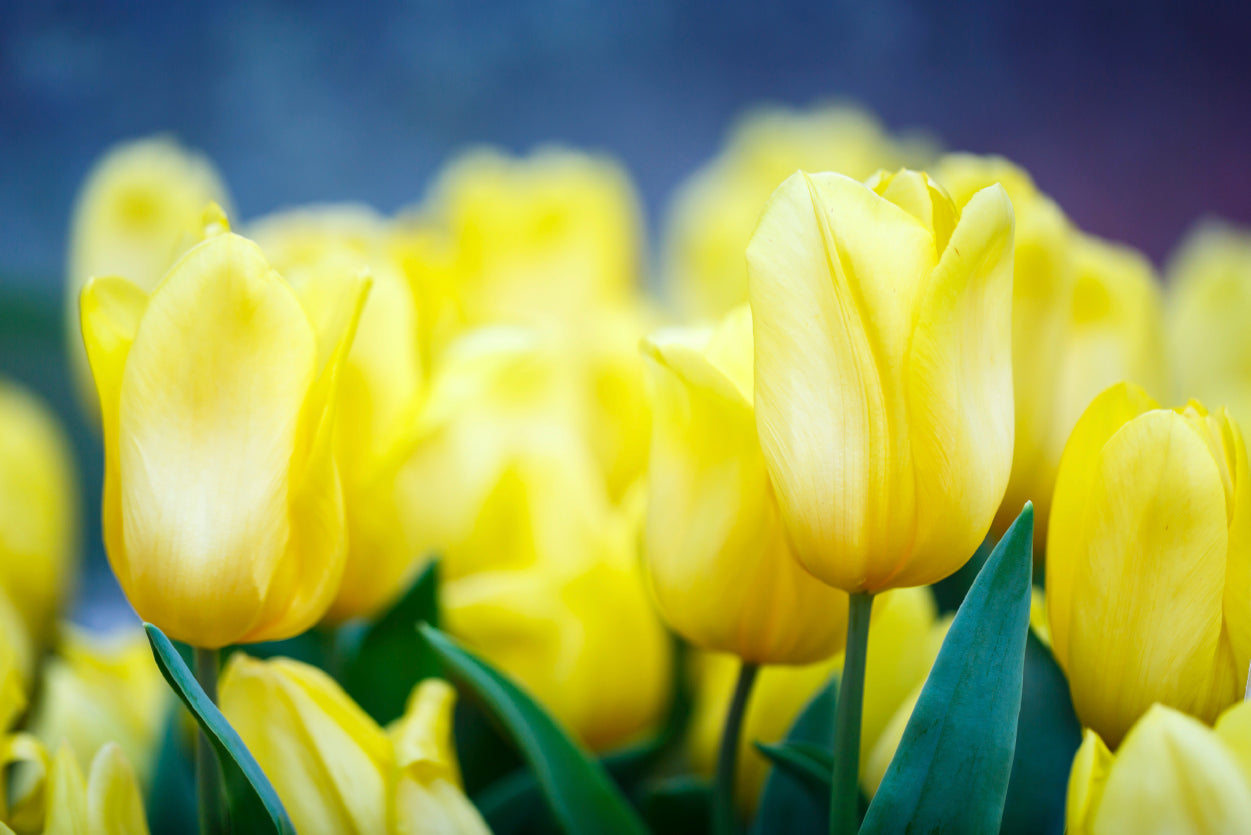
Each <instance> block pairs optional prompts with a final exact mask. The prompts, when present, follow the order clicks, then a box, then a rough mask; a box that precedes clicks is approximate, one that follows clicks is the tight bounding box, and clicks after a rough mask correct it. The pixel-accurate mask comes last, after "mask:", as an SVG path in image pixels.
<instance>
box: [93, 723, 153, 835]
mask: <svg viewBox="0 0 1251 835" xmlns="http://www.w3.org/2000/svg"><path fill="white" fill-rule="evenodd" d="M87 814H88V819H89V820H90V822H91V825H90V831H91V835H147V832H148V819H147V817H146V816H145V815H144V811H143V797H142V795H140V793H139V784H138V781H136V779H135V772H134V771H133V770H132V769H131V767H130V763H129V762H128V761H127V760H126V756H125V754H123V753H122V749H121V748H120V747H119V746H118V745H116V744H115V743H109V744H107V745H105V746H104V747H102V748H101V749H100V750H99V752H97V753H96V756H95V758H94V759H93V760H92V761H91V773H90V774H89V775H88V777H87Z"/></svg>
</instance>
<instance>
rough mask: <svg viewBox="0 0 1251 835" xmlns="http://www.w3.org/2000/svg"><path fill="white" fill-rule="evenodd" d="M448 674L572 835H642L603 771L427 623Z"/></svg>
mask: <svg viewBox="0 0 1251 835" xmlns="http://www.w3.org/2000/svg"><path fill="white" fill-rule="evenodd" d="M417 628H418V631H419V632H420V634H421V636H422V638H424V639H425V641H426V643H427V644H428V645H429V646H430V648H431V649H432V650H433V651H434V652H435V653H436V654H437V655H438V657H439V660H440V661H441V662H442V664H443V669H444V672H445V673H446V674H447V675H448V677H450V678H451V679H452V680H453V681H456V682H457V683H458V684H459V685H460V686H461V687H462V689H463V690H465V691H468V693H469V694H471V695H473V696H474V697H476V698H477V699H479V700H480V701H481V702H482V703H483V704H484V706H485V707H486V709H487V710H488V712H489V713H490V714H491V715H492V716H494V717H495V719H496V720H497V721H498V722H499V723H500V724H501V725H502V726H503V728H504V730H505V731H506V732H507V734H508V735H509V737H510V738H511V739H512V740H513V742H514V743H515V744H516V745H517V748H518V749H519V750H520V751H521V755H522V756H523V757H524V758H525V760H526V762H527V763H528V764H529V766H530V768H531V770H533V772H534V776H535V777H536V778H537V779H538V782H539V786H540V787H541V788H542V790H543V795H544V797H545V798H546V799H547V803H548V805H549V806H550V807H551V810H552V814H553V815H554V817H555V818H556V820H557V822H558V823H559V824H560V826H561V828H562V829H563V830H564V831H565V832H567V833H569V835H580V833H584V832H595V833H602V835H643V833H645V832H646V829H645V828H644V826H643V822H642V821H641V820H640V819H639V817H638V815H636V814H635V812H634V810H633V809H632V808H630V804H629V803H628V802H627V801H626V798H625V796H624V795H623V794H622V793H621V791H620V790H619V789H618V788H617V787H616V786H615V785H613V782H612V780H611V779H609V777H608V774H607V773H606V772H605V771H604V769H603V768H602V767H601V766H600V765H599V764H598V763H597V762H595V761H594V760H593V759H591V758H590V756H588V755H587V753H586V752H585V751H583V750H582V748H581V747H580V746H579V745H577V744H576V743H574V742H573V741H572V740H571V739H570V738H569V737H568V736H566V735H565V732H564V731H562V730H561V729H560V727H559V726H558V725H557V724H556V722H555V721H554V720H553V719H552V718H551V717H550V716H549V715H548V714H547V712H546V711H544V710H543V708H541V707H539V705H538V704H536V703H535V702H534V700H533V699H532V698H530V696H528V695H526V693H525V692H523V691H522V690H521V688H519V687H518V686H517V685H515V684H513V683H512V682H511V681H509V680H508V679H507V678H505V677H504V676H502V675H501V674H499V673H498V672H496V671H495V670H493V669H491V667H489V666H488V665H487V664H485V663H483V662H482V661H480V660H478V659H477V658H475V657H474V656H473V655H472V654H470V653H469V652H466V651H465V650H464V649H461V648H460V647H459V646H457V645H456V643H455V642H454V641H452V639H451V638H449V637H448V636H446V635H444V634H443V633H442V632H440V631H439V630H438V629H435V628H434V627H432V626H430V625H429V624H421V625H420V626H418V627H417Z"/></svg>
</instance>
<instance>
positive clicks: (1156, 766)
mask: <svg viewBox="0 0 1251 835" xmlns="http://www.w3.org/2000/svg"><path fill="white" fill-rule="evenodd" d="M1249 711H1251V705H1248V704H1246V703H1243V704H1239V705H1238V706H1236V707H1234V708H1232V709H1231V710H1229V711H1228V712H1227V713H1226V714H1225V715H1224V716H1222V717H1221V720H1220V722H1219V723H1217V726H1216V729H1215V730H1213V729H1212V728H1209V727H1207V726H1205V725H1204V724H1203V723H1201V722H1199V721H1197V720H1195V719H1193V718H1191V717H1189V716H1186V715H1185V714H1183V713H1180V712H1178V711H1176V710H1173V709H1171V708H1168V707H1165V706H1163V705H1158V704H1157V705H1154V706H1153V707H1151V708H1150V709H1149V710H1148V711H1147V712H1146V713H1145V714H1144V715H1143V717H1142V718H1141V719H1140V720H1138V722H1137V724H1135V725H1134V726H1133V728H1132V729H1131V730H1130V731H1129V734H1128V735H1127V736H1126V737H1125V741H1124V742H1123V743H1121V746H1120V748H1119V749H1118V750H1117V751H1116V753H1115V754H1112V753H1111V752H1109V751H1108V748H1107V746H1105V745H1104V743H1103V740H1102V739H1100V738H1099V735H1098V734H1097V733H1095V732H1094V731H1092V730H1087V731H1086V735H1085V738H1084V739H1083V740H1082V746H1081V748H1080V749H1079V750H1078V752H1077V756H1076V757H1075V758H1074V761H1073V770H1072V772H1071V773H1070V775H1069V791H1068V805H1067V809H1066V831H1067V832H1068V833H1069V835H1105V833H1107V834H1108V835H1116V834H1117V833H1122V832H1133V833H1135V834H1136V835H1137V834H1138V833H1141V835H1153V833H1160V835H1164V833H1174V832H1188V833H1194V835H1218V833H1232V832H1242V831H1245V830H1246V828H1247V821H1248V820H1251V779H1249V775H1248V774H1247V772H1246V770H1245V765H1244V763H1245V762H1246V760H1247V758H1248V757H1251V739H1249V738H1248V736H1247V734H1246V732H1245V727H1246V720H1247V718H1248V712H1249Z"/></svg>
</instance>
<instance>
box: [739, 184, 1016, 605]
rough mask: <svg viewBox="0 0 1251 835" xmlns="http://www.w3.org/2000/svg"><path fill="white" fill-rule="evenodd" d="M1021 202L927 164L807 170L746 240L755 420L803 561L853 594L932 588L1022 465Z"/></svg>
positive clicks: (983, 525)
mask: <svg viewBox="0 0 1251 835" xmlns="http://www.w3.org/2000/svg"><path fill="white" fill-rule="evenodd" d="M1012 230H1013V215H1012V205H1011V203H1009V202H1008V198H1007V195H1006V194H1005V193H1004V191H1003V189H1002V188H1000V187H999V186H991V187H989V188H986V189H983V190H982V191H980V192H978V193H977V194H976V195H974V196H973V197H972V198H971V199H970V200H969V201H968V203H966V204H965V205H964V207H963V208H957V206H956V205H955V204H954V203H953V202H952V200H951V198H950V197H949V196H948V195H947V193H946V192H944V191H943V190H942V189H941V188H940V187H939V186H938V185H937V184H935V183H934V181H933V180H931V179H929V178H928V177H927V176H926V175H925V174H922V173H918V172H915V171H908V170H903V171H900V172H899V173H897V174H893V175H880V176H878V177H875V178H874V179H872V180H870V181H869V182H868V183H867V184H861V183H858V182H856V181H854V180H852V179H849V178H847V177H844V176H841V175H839V174H813V175H809V174H805V173H803V172H800V173H797V174H795V175H793V176H791V177H790V178H789V179H787V180H786V182H784V183H783V184H782V185H781V186H780V187H779V188H778V190H777V191H776V192H775V193H774V195H773V198H772V199H771V200H770V201H769V204H768V206H767V207H766V208H765V212H764V215H763V217H762V218H761V221H760V226H759V227H758V228H757V229H756V234H755V236H754V237H753V238H752V242H751V244H750V246H749V247H748V249H747V266H748V272H749V276H750V294H751V307H752V314H753V317H754V320H755V343H756V365H755V375H756V382H755V388H756V425H757V429H758V431H759V433H760V441H761V447H762V448H763V450H764V455H765V460H766V462H767V463H768V467H769V472H770V475H771V476H772V478H773V484H774V486H775V488H776V490H777V495H778V503H779V505H780V506H781V510H782V518H783V519H784V520H785V523H786V527H787V530H788V532H789V534H790V540H791V544H792V546H793V547H794V549H795V555H796V557H797V558H798V559H799V561H800V562H801V563H803V565H804V567H805V568H807V569H808V570H809V571H810V572H812V573H813V574H814V575H815V576H817V577H818V578H820V579H821V580H823V581H825V582H826V583H829V584H830V585H833V586H836V587H838V588H841V589H843V590H844V591H847V592H852V593H877V592H880V591H884V590H886V589H889V588H896V587H903V586H916V585H923V584H926V583H932V582H935V581H937V580H940V579H942V578H943V577H946V576H948V575H949V574H951V573H952V572H954V571H955V570H956V569H958V568H959V567H960V566H961V565H963V564H964V563H965V562H966V561H967V560H968V558H969V556H970V555H971V554H972V553H973V552H974V550H975V549H976V548H977V545H978V543H980V542H981V541H982V539H983V538H984V537H985V536H986V532H987V530H988V529H989V527H990V523H991V519H992V518H993V517H994V514H995V511H996V510H997V509H998V507H999V503H1000V500H1001V499H1002V497H1003V491H1004V487H1005V485H1006V484H1007V480H1008V472H1009V469H1010V467H1011V464H1012V432H1013V428H1012V414H1013V407H1012V366H1011V362H1012V354H1011V331H1010V326H1011V303H1012Z"/></svg>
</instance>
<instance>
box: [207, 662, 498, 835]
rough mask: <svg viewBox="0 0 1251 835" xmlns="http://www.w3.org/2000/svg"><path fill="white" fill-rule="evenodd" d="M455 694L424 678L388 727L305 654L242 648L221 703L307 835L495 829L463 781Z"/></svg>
mask: <svg viewBox="0 0 1251 835" xmlns="http://www.w3.org/2000/svg"><path fill="white" fill-rule="evenodd" d="M454 702H455V691H453V690H452V688H451V687H450V686H449V685H448V684H447V683H446V682H443V681H439V680H435V679H431V680H427V681H424V682H422V683H421V684H420V685H418V687H417V688H416V689H415V690H414V691H413V695H412V696H411V697H410V698H409V703H408V707H407V709H406V711H405V714H404V716H403V717H401V718H400V719H399V720H397V721H396V723H395V725H394V726H393V727H392V728H391V729H390V733H388V732H387V731H384V730H383V729H382V728H380V727H379V726H378V725H377V723H375V722H374V721H373V720H372V719H370V718H369V716H367V715H366V714H365V712H364V711H362V710H361V709H360V707H359V706H357V705H356V703H355V702H353V701H352V700H351V698H350V697H348V695H347V694H346V693H344V692H343V690H342V689H341V688H340V687H339V685H338V684H336V683H335V682H334V680H333V679H331V678H330V677H329V676H327V675H326V674H325V673H324V672H322V671H321V670H319V669H317V668H316V667H311V666H309V665H307V664H304V663H301V662H299V661H293V660H290V659H286V658H275V659H272V660H269V661H258V660H255V659H252V658H249V657H247V656H246V655H244V654H242V653H237V654H235V655H234V656H232V657H231V660H230V661H229V662H228V664H227V666H226V670H225V672H224V674H223V676H222V681H221V707H222V712H223V713H224V714H225V716H226V718H227V719H228V720H229V721H230V723H231V725H233V726H234V727H235V729H236V730H237V731H238V732H239V736H240V737H241V738H242V739H243V742H244V744H245V745H247V747H248V750H249V751H251V752H252V755H253V756H254V757H256V761H257V763H258V764H259V765H260V767H261V770H262V771H264V772H265V774H266V776H267V777H268V778H269V780H270V782H271V783H272V784H273V786H274V790H275V791H276V792H277V793H278V797H279V799H281V800H282V803H283V806H284V807H285V808H286V810H287V813H288V814H289V815H290V816H291V821H292V823H293V824H295V828H296V830H297V831H299V832H301V833H305V835H316V833H361V835H365V833H384V834H389V833H394V834H395V835H401V834H402V833H417V832H457V833H466V835H469V833H479V832H482V833H485V832H487V831H488V830H487V828H486V824H485V823H484V822H483V821H482V818H481V817H480V816H479V815H478V813H477V811H476V810H475V809H474V807H473V805H472V804H471V803H470V802H469V800H468V798H466V797H465V795H464V794H463V792H462V791H461V788H460V772H459V769H458V767H457V765H456V754H455V749H454V748H453V747H452V738H451V716H452V707H453V704H454Z"/></svg>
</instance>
